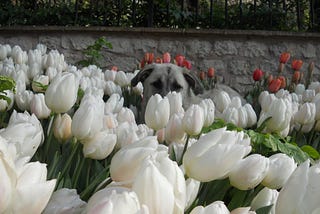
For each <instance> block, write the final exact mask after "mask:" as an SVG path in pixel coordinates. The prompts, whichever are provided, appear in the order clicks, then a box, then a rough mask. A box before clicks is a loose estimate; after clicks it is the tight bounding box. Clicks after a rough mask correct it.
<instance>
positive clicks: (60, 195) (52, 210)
mask: <svg viewBox="0 0 320 214" xmlns="http://www.w3.org/2000/svg"><path fill="white" fill-rule="evenodd" d="M85 206H86V202H84V201H82V200H81V199H80V196H79V195H78V194H77V190H75V189H67V188H62V189H58V190H57V191H55V192H54V193H53V194H52V196H51V198H50V200H49V203H48V204H47V206H46V208H45V210H44V211H43V214H68V213H81V212H82V211H83V210H84V209H85Z"/></svg>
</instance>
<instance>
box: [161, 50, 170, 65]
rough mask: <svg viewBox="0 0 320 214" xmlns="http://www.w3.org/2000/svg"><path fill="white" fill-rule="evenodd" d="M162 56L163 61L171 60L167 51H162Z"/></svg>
mask: <svg viewBox="0 0 320 214" xmlns="http://www.w3.org/2000/svg"><path fill="white" fill-rule="evenodd" d="M162 58H163V63H170V62H171V56H170V54H169V53H168V52H166V53H164V54H163V56H162Z"/></svg>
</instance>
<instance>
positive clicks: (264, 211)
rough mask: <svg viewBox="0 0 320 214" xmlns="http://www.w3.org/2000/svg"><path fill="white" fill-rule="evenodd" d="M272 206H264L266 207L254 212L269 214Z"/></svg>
mask: <svg viewBox="0 0 320 214" xmlns="http://www.w3.org/2000/svg"><path fill="white" fill-rule="evenodd" d="M272 206H273V204H271V205H269V206H266V207H261V208H259V209H257V210H256V213H257V214H269V213H270V211H271V209H272Z"/></svg>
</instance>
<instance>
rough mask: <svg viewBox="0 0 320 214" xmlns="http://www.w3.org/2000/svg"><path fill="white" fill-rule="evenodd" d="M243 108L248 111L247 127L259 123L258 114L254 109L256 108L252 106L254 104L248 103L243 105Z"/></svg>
mask: <svg viewBox="0 0 320 214" xmlns="http://www.w3.org/2000/svg"><path fill="white" fill-rule="evenodd" d="M243 108H244V109H245V110H246V112H247V116H248V117H247V119H248V120H247V127H252V126H254V125H255V124H256V123H257V114H256V112H255V111H254V109H253V108H252V106H251V105H250V104H249V103H247V104H245V105H244V106H243Z"/></svg>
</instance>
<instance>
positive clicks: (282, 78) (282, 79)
mask: <svg viewBox="0 0 320 214" xmlns="http://www.w3.org/2000/svg"><path fill="white" fill-rule="evenodd" d="M278 79H279V80H280V81H281V85H280V88H285V87H286V86H287V81H286V78H285V77H284V76H279V77H278Z"/></svg>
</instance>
